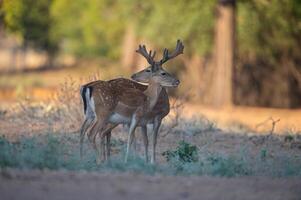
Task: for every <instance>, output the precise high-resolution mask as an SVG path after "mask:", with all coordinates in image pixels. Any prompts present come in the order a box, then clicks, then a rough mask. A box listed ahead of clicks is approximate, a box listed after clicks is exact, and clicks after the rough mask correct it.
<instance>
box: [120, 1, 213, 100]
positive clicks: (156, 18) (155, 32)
mask: <svg viewBox="0 0 301 200" xmlns="http://www.w3.org/2000/svg"><path fill="white" fill-rule="evenodd" d="M126 2H127V7H126V8H127V9H125V13H126V14H125V16H127V17H126V18H127V19H130V20H131V22H134V23H135V26H134V28H135V30H136V35H137V37H138V38H140V39H138V40H140V41H141V39H142V40H146V41H151V46H153V47H154V48H156V49H163V48H165V47H167V48H169V49H174V47H175V42H176V40H177V39H181V40H183V41H184V45H185V50H184V51H185V53H184V55H183V56H181V57H180V58H182V61H183V63H184V65H185V70H186V72H187V73H188V74H186V77H184V78H187V77H189V79H190V81H187V83H188V84H186V88H184V90H185V91H189V92H190V93H191V95H194V96H197V97H199V96H201V94H202V92H203V91H202V89H201V87H202V86H204V84H202V83H201V82H200V81H201V80H202V79H203V78H204V77H203V74H202V72H204V71H205V63H206V60H207V57H208V55H210V52H211V49H212V40H213V25H214V12H213V11H214V7H215V3H216V1H215V0H210V1H198V0H188V1H182V0H166V1H159V0H154V1H147V2H146V1H143V2H142V1H138V0H127V1H126ZM141 43H145V41H142V42H141ZM159 53H160V52H159ZM159 55H160V54H158V56H157V59H160V58H159ZM160 56H161V55H160ZM171 63H173V64H174V62H171ZM201 76H202V78H201ZM188 88H189V90H187V89H188ZM203 89H204V87H203Z"/></svg>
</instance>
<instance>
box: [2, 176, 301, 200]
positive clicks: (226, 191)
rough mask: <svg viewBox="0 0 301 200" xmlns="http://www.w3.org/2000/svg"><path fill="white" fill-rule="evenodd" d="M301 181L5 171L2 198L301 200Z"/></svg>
mask: <svg viewBox="0 0 301 200" xmlns="http://www.w3.org/2000/svg"><path fill="white" fill-rule="evenodd" d="M300 188H301V180H300V179H299V178H298V179H297V178H284V179H271V178H265V177H238V178H215V177H206V176H201V177H174V176H159V175H155V176H146V175H137V174H100V173H86V172H66V171H64V172H62V171H58V172H57V171H56V172H53V171H16V170H8V171H2V172H1V176H0V194H1V199H10V200H14V199H31V200H41V199H53V200H59V199H64V200H67V199H72V200H77V199H78V200H82V199H104V200H105V199H108V200H109V199H110V200H111V199H114V200H115V199H116V200H118V199H123V200H127V199H129V200H130V199H144V200H148V199H203V200H207V199H208V200H213V199H225V200H227V199H229V200H235V199H245V200H252V199H254V200H258V199H265V200H277V199H279V200H283V199H286V200H290V199H296V200H297V199H301V191H300Z"/></svg>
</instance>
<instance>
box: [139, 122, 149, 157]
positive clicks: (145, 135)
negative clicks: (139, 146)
mask: <svg viewBox="0 0 301 200" xmlns="http://www.w3.org/2000/svg"><path fill="white" fill-rule="evenodd" d="M141 133H142V138H143V144H144V156H145V162H148V138H147V126H146V125H144V126H141Z"/></svg>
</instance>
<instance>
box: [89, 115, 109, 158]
mask: <svg viewBox="0 0 301 200" xmlns="http://www.w3.org/2000/svg"><path fill="white" fill-rule="evenodd" d="M105 126H106V120H104V119H101V118H98V119H97V121H96V123H94V124H93V126H92V128H91V129H90V131H89V133H88V139H89V141H90V143H91V144H92V146H93V148H94V150H95V151H96V163H97V164H100V161H101V157H100V155H101V154H100V153H101V149H102V138H101V137H100V144H101V146H100V147H99V146H97V145H96V136H97V134H98V133H101V132H103V129H104V128H105Z"/></svg>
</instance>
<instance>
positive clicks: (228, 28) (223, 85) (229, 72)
mask: <svg viewBox="0 0 301 200" xmlns="http://www.w3.org/2000/svg"><path fill="white" fill-rule="evenodd" d="M216 15H217V19H216V22H215V23H216V30H215V49H214V50H215V52H214V54H215V56H214V66H215V73H214V85H215V86H214V87H213V88H214V90H213V93H214V98H213V101H214V105H216V106H231V105H232V103H233V69H234V53H235V26H236V25H235V20H236V15H235V0H220V1H219V4H218V6H217V14H216Z"/></svg>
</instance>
